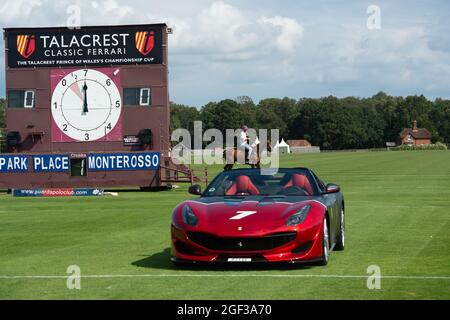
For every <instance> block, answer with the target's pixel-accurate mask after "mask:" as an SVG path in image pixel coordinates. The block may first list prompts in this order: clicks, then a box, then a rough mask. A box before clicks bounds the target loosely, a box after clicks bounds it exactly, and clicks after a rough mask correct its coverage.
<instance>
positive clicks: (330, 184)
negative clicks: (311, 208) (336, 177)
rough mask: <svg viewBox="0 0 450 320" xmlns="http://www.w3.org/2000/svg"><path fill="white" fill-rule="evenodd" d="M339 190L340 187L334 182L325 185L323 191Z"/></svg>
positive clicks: (334, 191) (333, 191)
mask: <svg viewBox="0 0 450 320" xmlns="http://www.w3.org/2000/svg"><path fill="white" fill-rule="evenodd" d="M339 191H341V188H340V187H339V186H338V185H337V184H334V183H329V184H327V186H326V187H325V193H336V192H339Z"/></svg>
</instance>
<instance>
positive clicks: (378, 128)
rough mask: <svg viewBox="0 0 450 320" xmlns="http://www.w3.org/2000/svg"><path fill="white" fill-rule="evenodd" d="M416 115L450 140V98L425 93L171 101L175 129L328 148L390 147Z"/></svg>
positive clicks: (0, 110) (0, 121)
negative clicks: (250, 133) (258, 135)
mask: <svg viewBox="0 0 450 320" xmlns="http://www.w3.org/2000/svg"><path fill="white" fill-rule="evenodd" d="M5 108H6V101H5V99H3V98H0V128H4V127H5V126H6V121H5ZM414 119H416V120H417V124H418V126H419V127H421V128H427V129H428V130H429V131H430V133H431V135H432V142H446V143H450V100H444V99H440V98H438V99H435V100H434V101H430V100H428V99H427V98H426V97H424V96H423V95H420V96H417V95H415V96H407V97H394V96H389V95H386V94H385V93H384V92H379V93H377V94H376V95H374V96H372V97H370V98H357V97H345V98H336V97H334V96H328V97H323V98H317V99H313V98H301V99H299V100H295V99H291V98H286V97H285V98H282V99H279V98H268V99H263V100H261V101H260V102H259V103H258V104H255V103H254V102H253V101H252V99H251V98H249V97H247V96H241V97H238V98H236V99H234V100H232V99H225V100H222V101H219V102H209V103H207V104H206V105H204V106H203V107H201V108H200V109H197V108H196V107H192V106H186V105H182V104H177V103H173V102H172V103H171V131H172V130H174V129H176V128H186V129H188V130H190V131H191V134H192V133H193V126H194V121H196V120H200V121H202V122H203V130H207V129H209V128H217V129H219V130H221V131H223V132H225V130H226V129H229V128H235V129H237V128H240V127H241V126H242V125H243V124H245V125H247V126H249V127H251V128H255V129H260V128H262V129H279V130H280V138H284V139H285V140H287V139H307V140H308V141H310V142H311V143H312V144H313V145H316V146H320V147H321V148H322V149H334V150H337V149H357V148H379V147H384V146H385V143H386V142H387V141H389V142H391V141H392V142H396V141H398V140H399V134H400V132H401V130H402V129H403V128H410V127H411V125H412V121H413V120H414Z"/></svg>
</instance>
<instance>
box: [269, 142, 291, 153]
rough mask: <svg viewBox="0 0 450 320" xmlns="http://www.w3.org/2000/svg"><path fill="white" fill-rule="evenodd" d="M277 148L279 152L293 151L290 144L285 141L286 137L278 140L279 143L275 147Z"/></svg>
mask: <svg viewBox="0 0 450 320" xmlns="http://www.w3.org/2000/svg"><path fill="white" fill-rule="evenodd" d="M273 148H274V149H275V150H277V151H278V152H279V153H282V154H283V153H291V148H290V147H289V145H288V144H287V143H286V142H285V141H284V139H281V142H278V141H277V144H276V145H275V146H274V147H273Z"/></svg>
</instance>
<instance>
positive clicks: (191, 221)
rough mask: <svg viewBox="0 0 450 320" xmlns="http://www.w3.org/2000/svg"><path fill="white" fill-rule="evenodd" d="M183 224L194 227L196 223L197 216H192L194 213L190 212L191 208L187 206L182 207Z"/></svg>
mask: <svg viewBox="0 0 450 320" xmlns="http://www.w3.org/2000/svg"><path fill="white" fill-rule="evenodd" d="M182 216H183V222H184V223H186V224H188V225H190V226H196V225H197V223H198V219H197V216H196V215H195V214H194V211H192V209H191V207H189V206H188V205H185V206H184V207H183V212H182Z"/></svg>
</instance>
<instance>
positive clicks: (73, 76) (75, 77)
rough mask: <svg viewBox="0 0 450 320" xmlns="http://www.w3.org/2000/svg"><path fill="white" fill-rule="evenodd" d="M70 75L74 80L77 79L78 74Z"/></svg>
mask: <svg viewBox="0 0 450 320" xmlns="http://www.w3.org/2000/svg"><path fill="white" fill-rule="evenodd" d="M70 75H71V76H72V78H74V79H75V80H77V79H78V75H74V74H73V73H71V74H70Z"/></svg>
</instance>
